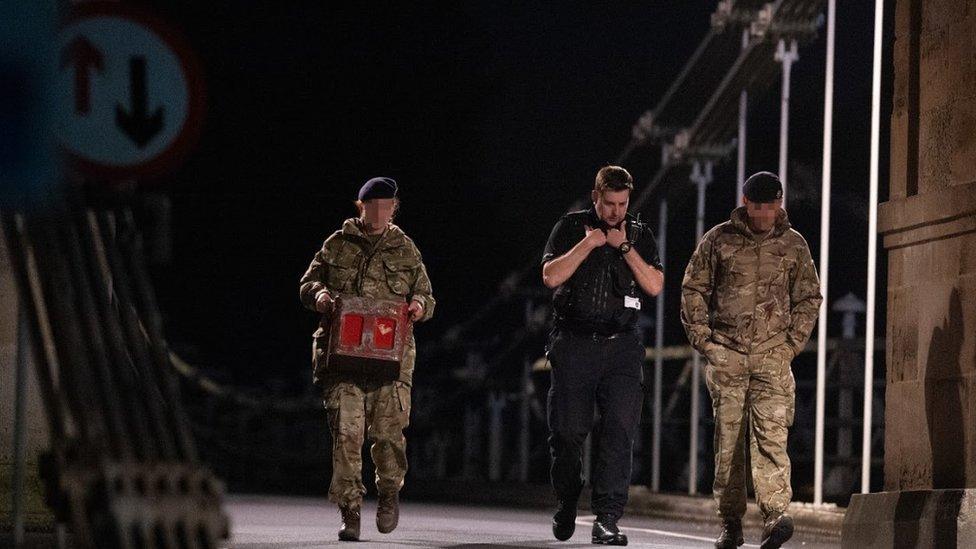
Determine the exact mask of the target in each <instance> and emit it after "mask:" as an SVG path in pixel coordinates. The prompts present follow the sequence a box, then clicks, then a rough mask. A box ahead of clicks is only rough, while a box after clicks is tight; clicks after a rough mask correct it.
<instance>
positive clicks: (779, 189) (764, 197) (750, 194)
mask: <svg viewBox="0 0 976 549" xmlns="http://www.w3.org/2000/svg"><path fill="white" fill-rule="evenodd" d="M742 194H744V195H745V197H746V198H748V199H749V201H750V202H773V201H774V200H779V199H781V198H783V183H781V182H780V180H779V177H777V175H776V174H774V173H770V172H756V173H754V174H752V175H750V176H749V179H746V182H745V184H744V185H743V186H742Z"/></svg>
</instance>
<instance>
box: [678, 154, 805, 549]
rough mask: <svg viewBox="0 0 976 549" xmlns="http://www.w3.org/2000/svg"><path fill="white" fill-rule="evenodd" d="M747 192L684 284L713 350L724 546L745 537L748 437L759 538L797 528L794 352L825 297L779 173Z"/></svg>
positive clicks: (775, 540) (684, 313) (697, 338)
mask: <svg viewBox="0 0 976 549" xmlns="http://www.w3.org/2000/svg"><path fill="white" fill-rule="evenodd" d="M744 194H745V198H744V200H743V203H744V206H743V207H740V208H737V209H735V210H734V211H733V212H732V217H731V220H729V221H726V222H725V223H722V224H720V225H717V226H716V227H714V228H713V229H712V230H710V231H709V232H708V233H706V234H705V235H704V237H702V240H701V242H699V244H698V248H697V249H696V250H695V253H694V255H692V257H691V260H690V261H689V263H688V267H687V269H686V270H685V275H684V281H683V282H682V288H681V322H682V324H683V325H684V328H685V332H686V333H687V334H688V339H689V340H690V341H691V344H692V346H694V348H695V349H696V350H698V352H700V353H701V354H702V355H704V356H705V357H706V358H707V360H708V365H707V366H706V369H705V381H706V384H707V386H708V390H709V393H710V394H711V397H712V407H713V411H714V414H715V441H714V444H715V483H714V486H713V491H714V496H715V500H716V502H717V503H718V513H719V515H720V516H721V517H722V519H723V529H722V533H721V535H720V536H719V538H718V539H717V540H716V542H715V546H716V547H718V548H720V549H722V548H729V549H733V548H735V547H737V546H739V545H742V544H743V538H742V523H741V519H742V516H743V515H744V514H745V510H746V464H745V455H746V452H745V444H746V441H747V440H748V441H749V445H750V454H751V456H752V479H753V484H754V485H755V490H756V500H757V503H758V504H759V508H760V510H761V512H762V514H763V520H764V528H763V540H762V547H763V548H764V549H766V548H777V547H780V546H781V545H782V544H783V542H785V541H786V540H787V539H789V538H790V536H791V535H792V533H793V521H792V519H791V518H790V516H789V515H788V514H786V511H787V507H788V506H789V503H790V499H791V498H792V495H793V492H792V489H791V487H790V459H789V456H788V455H787V452H786V439H787V431H788V428H789V427H790V426H791V425H792V424H793V412H794V392H795V384H794V380H793V372H792V370H791V369H790V362H791V361H792V360H793V358H794V357H795V356H796V355H797V354H798V353H799V352H800V351H801V350H802V349H803V347H804V345H805V344H806V342H807V339H809V337H810V333H811V332H812V331H813V326H814V324H815V323H816V320H817V314H818V310H819V307H820V303H821V301H822V297H821V295H820V280H819V278H818V277H817V270H816V266H815V265H814V263H813V259H812V258H811V256H810V249H809V247H808V246H807V243H806V240H804V239H803V237H802V236H801V235H800V233H798V232H796V231H795V230H793V229H792V228H791V227H790V222H789V220H788V219H787V216H786V212H785V211H784V210H783V209H782V197H783V188H782V184H781V183H780V181H779V179H778V178H777V177H776V176H775V175H774V174H771V173H769V172H759V173H757V174H754V175H753V176H751V177H750V178H749V179H748V181H746V184H745V188H744ZM750 419H751V421H750Z"/></svg>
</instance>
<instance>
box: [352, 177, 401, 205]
mask: <svg viewBox="0 0 976 549" xmlns="http://www.w3.org/2000/svg"><path fill="white" fill-rule="evenodd" d="M396 194H397V183H396V181H394V180H392V179H390V178H389V177H374V178H373V179H370V180H369V181H367V182H366V183H365V184H364V185H363V186H362V188H360V189H359V200H362V201H363V202H365V201H367V200H369V199H371V198H396Z"/></svg>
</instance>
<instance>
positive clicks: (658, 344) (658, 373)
mask: <svg viewBox="0 0 976 549" xmlns="http://www.w3.org/2000/svg"><path fill="white" fill-rule="evenodd" d="M667 240H668V201H667V199H662V200H661V207H660V210H659V211H658V226H657V249H658V252H657V255H658V257H659V258H661V265H662V266H664V261H665V257H666V254H665V250H667ZM656 301H657V303H656V306H657V310H656V311H655V320H654V403H653V406H652V415H653V416H654V434H653V438H652V439H651V490H652V491H654V492H659V491H660V490H661V424H662V422H661V390H662V389H661V385H662V384H663V383H664V380H663V372H664V357H663V356H662V354H661V353H663V352H664V291H663V290H662V291H661V293H659V294H657V300H656Z"/></svg>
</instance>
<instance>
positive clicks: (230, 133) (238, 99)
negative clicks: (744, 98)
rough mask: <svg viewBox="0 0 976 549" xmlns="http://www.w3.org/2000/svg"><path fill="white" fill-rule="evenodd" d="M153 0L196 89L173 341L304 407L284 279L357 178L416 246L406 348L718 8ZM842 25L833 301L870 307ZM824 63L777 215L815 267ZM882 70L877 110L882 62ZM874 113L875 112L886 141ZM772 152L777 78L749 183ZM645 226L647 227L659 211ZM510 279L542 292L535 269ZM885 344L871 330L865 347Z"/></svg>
mask: <svg viewBox="0 0 976 549" xmlns="http://www.w3.org/2000/svg"><path fill="white" fill-rule="evenodd" d="M149 4H151V6H150V7H151V8H152V9H153V10H154V11H156V12H157V13H159V14H160V15H161V16H163V17H164V18H165V19H167V20H168V21H169V22H171V23H173V24H174V25H176V26H178V27H179V28H181V30H182V31H183V32H184V33H185V35H186V37H187V39H188V41H189V42H190V44H191V46H192V47H193V49H194V50H195V51H196V53H197V55H198V56H199V57H200V60H201V62H202V66H203V69H204V73H205V74H204V76H205V81H206V86H207V95H208V104H207V116H206V119H205V125H204V128H203V133H202V137H201V139H200V143H199V146H198V147H197V149H196V151H195V152H194V153H193V154H192V155H191V156H190V158H189V159H188V161H187V162H186V163H185V164H184V165H183V166H182V168H181V169H179V170H178V171H176V172H174V173H172V174H170V175H169V176H167V177H165V178H163V179H162V180H160V181H157V182H155V184H154V185H155V188H156V189H161V190H164V191H165V192H167V193H169V194H170V196H171V197H172V200H173V256H172V262H171V263H169V264H164V265H157V266H156V267H155V270H154V272H155V274H156V280H157V284H158V289H159V293H160V301H161V305H162V308H163V310H164V313H165V314H166V315H167V320H168V337H169V338H170V340H171V341H172V343H173V345H174V347H175V348H176V349H177V350H179V351H180V352H181V353H183V354H184V355H186V356H187V357H188V358H190V359H192V360H193V361H194V362H195V363H197V364H199V365H200V366H204V367H206V368H207V369H208V370H209V371H210V372H211V373H212V374H215V375H217V376H218V377H220V378H221V379H223V380H225V381H227V382H231V383H235V384H240V385H253V386H262V385H266V384H268V383H272V382H273V383H281V382H282V380H284V381H283V382H284V383H286V384H288V385H289V386H290V387H294V388H295V389H296V390H302V389H307V385H306V383H307V381H308V380H309V377H310V376H309V372H310V365H309V354H310V353H309V346H310V337H309V336H310V334H311V332H312V330H313V328H314V325H315V321H316V318H315V315H314V314H312V313H311V312H309V311H306V310H304V309H303V308H302V307H301V305H300V303H299V301H298V279H299V277H300V276H301V274H302V273H303V272H304V270H305V268H306V267H307V265H308V262H309V261H310V259H311V257H312V254H313V253H314V252H315V251H316V250H317V249H318V248H319V246H320V245H321V242H322V240H323V239H324V238H325V237H326V236H327V235H328V234H329V233H331V232H332V231H333V230H335V229H336V228H338V226H339V224H340V223H341V221H342V220H343V219H344V218H346V217H350V216H352V215H354V213H355V210H354V207H353V205H352V201H353V200H354V198H355V195H356V192H357V191H358V188H359V186H360V185H361V184H362V183H363V182H364V181H365V180H366V179H368V178H370V177H373V176H376V175H387V176H391V177H394V178H396V179H397V181H398V182H399V183H400V188H401V199H402V209H401V212H400V214H399V216H398V218H397V223H398V224H399V225H400V226H401V227H403V228H404V229H405V230H406V232H407V233H408V234H409V235H410V236H411V237H413V238H414V240H415V241H416V243H417V244H418V246H419V248H420V249H421V251H422V252H423V255H424V260H425V263H426V265H427V269H428V271H429V273H430V277H431V279H432V282H433V287H434V292H435V296H436V297H437V299H438V307H437V314H436V316H435V318H434V320H432V321H431V322H430V323H428V324H427V325H424V326H422V327H420V328H419V329H418V333H417V338H418V341H419V342H420V344H421V346H423V344H424V342H425V341H430V340H434V339H437V338H439V337H440V335H441V334H442V333H443V332H444V331H445V330H447V329H448V328H450V327H451V326H452V325H454V324H455V323H457V322H460V321H463V320H465V319H466V318H468V317H469V316H470V315H471V314H472V313H473V312H474V311H476V310H477V309H478V308H479V307H480V306H481V305H482V304H483V303H484V302H486V301H487V300H488V299H490V298H491V296H493V295H494V294H495V292H496V290H497V288H498V285H499V283H500V282H501V281H502V280H503V279H504V277H505V276H506V275H508V274H509V273H510V272H512V271H513V270H514V269H519V268H521V267H522V266H523V265H525V264H526V263H528V262H531V261H533V260H535V259H536V258H538V257H539V256H540V254H541V250H542V247H543V245H544V243H545V240H546V238H547V236H548V233H549V230H550V228H551V227H552V225H553V224H554V223H555V221H556V220H557V219H558V217H559V215H560V214H561V213H562V212H563V211H564V210H565V209H566V208H567V207H568V206H569V205H570V204H571V203H572V202H573V201H574V200H577V199H579V198H580V197H583V196H585V195H586V194H587V193H588V190H589V189H590V188H591V186H592V179H593V175H594V174H595V172H596V170H597V169H598V168H599V167H600V166H602V165H604V164H607V163H610V162H612V161H613V160H614V159H615V158H616V157H617V155H618V153H619V152H620V151H621V150H622V149H623V147H624V146H625V144H626V143H627V141H628V139H629V136H630V128H631V125H632V124H633V123H634V121H635V120H636V119H637V118H638V116H640V114H641V113H642V112H643V111H645V110H647V109H650V108H652V107H653V106H654V105H655V104H656V102H657V101H658V100H659V98H660V97H661V95H662V94H663V92H664V90H665V89H666V88H667V86H668V85H669V83H670V82H671V80H672V79H673V78H674V77H675V76H676V75H677V73H678V72H679V70H680V68H681V67H682V66H683V64H684V63H685V61H686V60H687V59H688V57H689V56H690V55H691V53H692V51H693V50H694V48H695V47H696V46H697V44H698V42H699V41H700V40H701V38H702V37H703V36H704V35H705V33H706V32H707V29H708V21H709V14H710V13H711V12H712V11H713V10H714V8H715V4H716V2H714V1H686V2H680V3H675V2H668V3H665V2H657V3H644V5H624V4H619V5H606V6H601V7H586V6H576V5H562V6H556V5H541V4H540V5H528V6H526V5H519V4H512V5H497V4H495V3H490V4H489V3H447V2H444V3H429V4H422V5H414V4H412V3H404V4H394V3H389V4H371V3H370V4H362V5H358V6H355V7H353V6H348V5H344V4H330V5H326V3H322V2H282V3H270V2H261V3H259V2H226V1H225V2H196V1H189V0H181V1H175V2H174V1H159V2H150V3H149ZM838 10H839V11H838V16H837V22H838V28H837V42H836V44H837V53H836V87H835V126H834V128H835V134H834V170H833V192H834V199H833V206H834V209H833V212H832V238H831V240H832V248H831V249H832V252H833V253H832V257H831V279H830V281H831V285H830V291H829V298H830V300H831V301H832V300H834V299H836V298H838V297H840V296H842V295H844V294H846V293H847V292H854V293H855V294H857V295H858V296H859V297H861V298H862V299H863V298H864V295H865V280H866V276H865V270H866V264H865V258H866V253H867V193H868V170H869V158H868V147H869V137H870V136H869V123H870V114H871V111H870V108H871V103H870V101H871V94H870V91H871V53H872V50H871V46H872V32H873V10H872V5H871V3H862V2H840V3H839V6H838ZM888 27H889V28H890V25H889V26H888ZM824 33H825V29H822V32H821V34H824ZM886 43H887V44H888V48H887V49H886V56H888V57H890V40H888V41H887V42H886ZM824 50H825V41H824V37H823V36H822V35H821V36H820V37H819V38H818V39H817V40H815V41H814V42H812V43H810V44H807V45H806V46H804V47H802V48H801V50H800V59H799V61H798V62H797V63H796V64H795V65H794V68H793V93H792V108H791V127H790V173H789V177H790V194H789V197H790V203H789V204H790V205H789V211H790V215H791V219H792V221H793V224H794V227H795V228H797V229H798V230H799V231H800V232H801V233H802V234H804V236H806V238H807V240H808V241H809V243H810V245H811V248H812V252H813V256H814V258H815V259H817V260H818V262H819V242H818V241H819V228H820V220H819V216H820V205H819V194H820V191H819V189H820V180H821V175H820V166H821V158H822V157H821V155H822V130H823V118H822V117H823V92H824V80H823V79H824ZM885 71H886V78H885V88H884V90H883V97H885V98H888V97H890V93H889V90H890V63H889V62H886V63H885ZM706 92H710V90H703V96H702V98H701V101H702V102H704V100H705V98H706V96H705V93H706ZM889 113H890V106H888V105H887V104H886V105H885V106H884V110H883V112H882V123H883V127H886V125H887V120H888V117H889ZM778 135H779V83H778V82H776V83H774V84H773V85H772V86H771V87H770V88H769V89H768V90H766V92H765V93H764V94H761V95H759V96H755V95H754V96H752V97H750V119H749V143H748V149H747V151H748V165H747V172H748V173H751V172H754V171H758V170H770V171H774V172H775V171H776V170H777V158H778ZM886 143H887V139H886V138H885V139H884V140H883V141H882V162H881V166H882V185H885V183H884V182H885V181H886V173H887V160H886V158H887V154H886V153H887V150H886V149H887V148H886V146H885V144H886ZM658 154H659V153H658V150H657V148H656V147H655V148H642V149H639V150H637V151H636V152H635V153H634V154H633V155H632V156H631V157H630V159H629V160H628V161H626V162H624V165H625V166H626V167H628V168H631V169H632V171H633V173H634V175H635V178H636V180H637V187H638V190H640V189H641V188H643V187H644V186H645V185H646V182H647V181H648V179H649V177H650V176H651V174H652V172H651V171H650V167H652V166H653V165H654V164H655V163H656V158H657V156H658ZM672 185H677V184H675V183H674V182H672ZM734 185H735V160H734V157H733V158H731V159H729V161H728V162H726V163H725V164H723V165H722V166H720V167H719V169H718V170H717V171H716V181H715V183H714V184H713V185H712V186H711V187H710V188H709V195H708V214H707V222H706V225H707V226H711V225H713V224H716V223H719V222H721V221H723V220H725V219H727V217H728V213H729V211H730V210H731V209H732V207H733V202H734V197H735V188H734ZM679 186H681V185H679ZM684 187H687V188H686V189H684V190H680V189H677V188H672V189H671V190H670V195H671V199H672V204H671V213H672V223H671V224H670V232H669V235H668V254H667V258H666V260H667V282H666V283H667V294H666V303H667V326H666V336H667V341H668V343H669V344H683V343H684V342H685V339H684V334H683V331H682V330H681V327H680V323H679V322H678V314H677V311H678V295H679V294H678V288H679V285H680V278H681V275H682V273H683V271H684V266H685V264H686V262H687V259H688V257H689V256H690V254H691V251H692V249H693V247H694V200H689V199H687V198H690V197H692V193H693V189H692V188H691V185H690V184H688V185H684ZM886 194H887V193H886V192H885V191H884V189H883V190H882V194H881V199H882V200H884V199H885V197H886ZM643 213H644V216H645V217H646V218H648V219H649V220H650V221H651V223H652V226H654V227H656V226H657V223H656V215H657V205H656V201H654V202H652V203H649V204H648V205H647V206H646V209H645V211H644V212H643ZM884 264H885V262H884V258H883V257H881V258H880V260H879V265H880V266H881V272H882V274H883V266H884ZM528 280H530V281H532V282H533V283H537V284H538V285H539V286H541V281H539V275H538V272H533V273H532V274H531V275H530V276H529V277H528ZM536 281H539V282H536ZM878 287H879V288H882V289H883V288H884V287H885V286H884V280H883V279H882V280H879V285H878ZM882 295H883V293H882ZM879 307H881V308H882V309H883V307H884V299H880V300H879ZM651 312H653V311H651ZM881 312H882V313H883V310H882V311H881ZM831 320H832V322H833V324H832V325H831V328H830V331H831V335H833V334H834V332H835V330H836V331H839V328H840V326H839V318H836V317H832V319H831ZM883 326H884V323H883V314H881V315H879V320H878V328H879V334H880V333H882V331H883ZM484 329H485V330H490V329H492V327H491V326H486V327H485V328H484ZM421 348H423V347H421ZM541 353H542V349H541V348H540V349H539V354H540V355H541ZM422 360H423V357H421V361H422ZM421 366H423V367H428V368H444V369H447V368H452V367H455V366H459V365H458V364H450V363H444V362H438V363H435V364H423V362H421ZM273 380H277V381H273Z"/></svg>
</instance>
